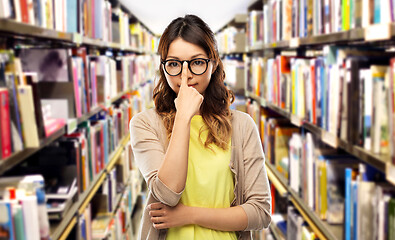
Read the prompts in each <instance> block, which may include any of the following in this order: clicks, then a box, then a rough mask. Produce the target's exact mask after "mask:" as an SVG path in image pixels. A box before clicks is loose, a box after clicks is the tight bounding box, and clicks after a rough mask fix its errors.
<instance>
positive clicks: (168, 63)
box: [161, 58, 210, 76]
mask: <svg viewBox="0 0 395 240" xmlns="http://www.w3.org/2000/svg"><path fill="white" fill-rule="evenodd" d="M184 62H187V63H188V68H189V70H190V71H191V72H192V73H193V74H195V75H202V74H204V73H205V72H206V71H207V68H208V63H209V62H210V59H205V58H195V59H192V60H184V61H180V60H175V59H169V60H165V61H162V62H161V63H162V64H163V66H164V68H165V71H166V73H167V74H169V75H170V76H177V75H178V74H180V73H181V72H182V65H183V64H184Z"/></svg>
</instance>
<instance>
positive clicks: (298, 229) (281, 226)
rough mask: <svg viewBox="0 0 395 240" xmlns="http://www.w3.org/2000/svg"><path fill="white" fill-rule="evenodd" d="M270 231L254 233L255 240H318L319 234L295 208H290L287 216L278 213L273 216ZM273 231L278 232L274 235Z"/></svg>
mask: <svg viewBox="0 0 395 240" xmlns="http://www.w3.org/2000/svg"><path fill="white" fill-rule="evenodd" d="M270 225H271V226H270V229H268V230H263V231H256V232H254V233H253V239H254V240H266V239H277V240H286V239H289V240H291V239H300V240H318V239H319V238H318V236H317V234H316V233H315V232H314V231H313V229H312V228H311V227H310V226H309V225H308V223H307V222H306V221H305V220H304V219H303V217H302V216H301V214H300V213H299V212H298V211H297V210H296V209H295V207H293V206H288V208H287V212H286V213H285V214H280V213H276V214H273V215H272V222H271V224H270ZM272 231H276V232H275V233H273V232H272Z"/></svg>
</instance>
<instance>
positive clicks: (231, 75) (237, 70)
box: [222, 54, 245, 93]
mask: <svg viewBox="0 0 395 240" xmlns="http://www.w3.org/2000/svg"><path fill="white" fill-rule="evenodd" d="M222 63H223V65H224V69H225V72H226V76H225V84H226V85H227V86H228V87H230V88H231V89H232V90H233V91H234V92H236V93H237V92H238V91H244V89H245V81H244V79H245V64H244V61H243V55H242V54H235V55H227V56H225V57H224V58H223V59H222Z"/></svg>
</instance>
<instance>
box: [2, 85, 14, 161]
mask: <svg viewBox="0 0 395 240" xmlns="http://www.w3.org/2000/svg"><path fill="white" fill-rule="evenodd" d="M0 126H1V133H0V137H1V139H0V143H1V145H0V146H1V155H0V156H1V157H2V158H7V157H9V156H10V155H11V153H12V141H11V121H10V107H9V97H8V89H7V88H0Z"/></svg>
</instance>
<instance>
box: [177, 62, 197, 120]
mask: <svg viewBox="0 0 395 240" xmlns="http://www.w3.org/2000/svg"><path fill="white" fill-rule="evenodd" d="M188 71H189V69H188V63H187V62H184V64H183V65H182V72H181V85H180V89H179V91H178V95H177V98H176V99H175V100H174V103H175V105H176V109H177V113H181V114H183V116H184V117H186V118H187V119H191V118H192V117H193V116H194V115H195V114H199V111H200V105H202V102H203V95H201V94H200V93H199V92H198V90H196V89H195V88H193V87H188Z"/></svg>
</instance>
